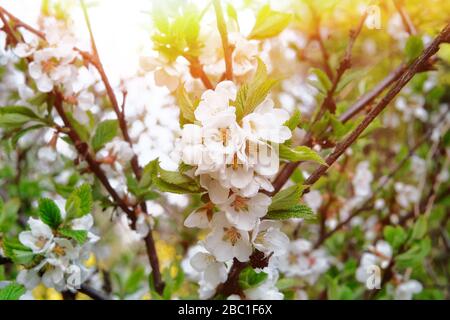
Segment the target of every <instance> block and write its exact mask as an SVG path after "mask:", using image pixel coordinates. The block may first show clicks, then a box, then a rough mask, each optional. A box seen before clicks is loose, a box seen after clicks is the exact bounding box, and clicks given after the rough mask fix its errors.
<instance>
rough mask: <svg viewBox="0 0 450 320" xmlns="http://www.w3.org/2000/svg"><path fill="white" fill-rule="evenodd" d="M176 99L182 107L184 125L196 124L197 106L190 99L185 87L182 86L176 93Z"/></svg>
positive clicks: (181, 116) (181, 118)
mask: <svg viewBox="0 0 450 320" xmlns="http://www.w3.org/2000/svg"><path fill="white" fill-rule="evenodd" d="M176 98H177V102H178V106H179V107H180V120H183V121H181V122H182V123H183V124H185V123H194V122H195V115H194V112H195V109H196V108H197V107H196V105H195V104H194V103H193V102H192V101H191V98H189V95H188V93H187V92H186V90H185V88H184V85H183V84H181V85H180V86H179V87H178V89H177V91H176Z"/></svg>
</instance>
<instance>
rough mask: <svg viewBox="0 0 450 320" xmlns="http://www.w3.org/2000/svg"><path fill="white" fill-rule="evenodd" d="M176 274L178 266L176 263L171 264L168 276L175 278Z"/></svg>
mask: <svg viewBox="0 0 450 320" xmlns="http://www.w3.org/2000/svg"><path fill="white" fill-rule="evenodd" d="M177 274H178V267H177V266H176V265H172V266H171V267H170V276H171V277H172V278H175V277H176V276H177Z"/></svg>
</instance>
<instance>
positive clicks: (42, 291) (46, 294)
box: [32, 284, 63, 300]
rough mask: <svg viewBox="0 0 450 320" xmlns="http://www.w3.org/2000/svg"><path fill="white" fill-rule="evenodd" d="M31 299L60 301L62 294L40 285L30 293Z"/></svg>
mask: <svg viewBox="0 0 450 320" xmlns="http://www.w3.org/2000/svg"><path fill="white" fill-rule="evenodd" d="M32 294H33V297H34V298H35V299H36V300H62V299H63V297H62V294H61V293H59V292H58V291H56V290H55V289H52V288H47V287H45V286H44V285H43V284H40V285H39V286H37V287H36V288H34V289H33V291H32Z"/></svg>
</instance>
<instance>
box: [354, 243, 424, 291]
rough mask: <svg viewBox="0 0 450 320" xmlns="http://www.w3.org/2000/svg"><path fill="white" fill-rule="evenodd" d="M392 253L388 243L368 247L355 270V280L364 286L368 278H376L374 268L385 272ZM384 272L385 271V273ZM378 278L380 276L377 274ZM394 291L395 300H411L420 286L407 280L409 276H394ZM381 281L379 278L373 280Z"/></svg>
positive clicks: (414, 281)
mask: <svg viewBox="0 0 450 320" xmlns="http://www.w3.org/2000/svg"><path fill="white" fill-rule="evenodd" d="M392 258H393V252H392V247H391V246H390V244H389V243H387V242H386V241H384V240H379V241H377V242H376V244H375V246H370V247H369V250H368V252H365V253H363V255H362V256H361V261H360V264H359V267H358V269H357V270H356V279H357V280H358V281H359V282H361V283H364V284H366V283H367V281H368V280H369V277H370V276H374V275H375V276H377V274H376V273H375V274H374V269H373V268H374V267H376V268H379V270H386V269H387V268H388V267H389V266H390V263H391V261H392ZM385 272H386V271H385ZM378 276H379V277H380V275H379V274H378ZM394 279H395V281H394V283H395V291H394V297H395V299H397V300H411V299H412V297H413V295H414V294H417V293H420V292H421V291H422V288H423V287H422V284H421V283H420V282H418V281H417V280H413V279H409V276H408V275H406V276H404V275H401V274H398V273H395V274H394ZM374 280H375V281H378V284H380V282H379V281H381V278H379V279H378V280H377V279H374ZM374 284H375V285H377V283H374Z"/></svg>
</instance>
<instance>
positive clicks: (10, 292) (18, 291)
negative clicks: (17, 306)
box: [0, 282, 27, 300]
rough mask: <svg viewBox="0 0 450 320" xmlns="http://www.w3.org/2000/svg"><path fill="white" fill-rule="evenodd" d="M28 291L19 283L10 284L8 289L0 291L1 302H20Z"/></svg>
mask: <svg viewBox="0 0 450 320" xmlns="http://www.w3.org/2000/svg"><path fill="white" fill-rule="evenodd" d="M26 291H27V290H26V289H25V287H24V286H23V285H21V284H18V283H15V282H13V283H10V284H8V285H7V286H6V287H4V288H2V289H0V300H19V298H20V297H21V296H22V295H24V294H25V292H26Z"/></svg>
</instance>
